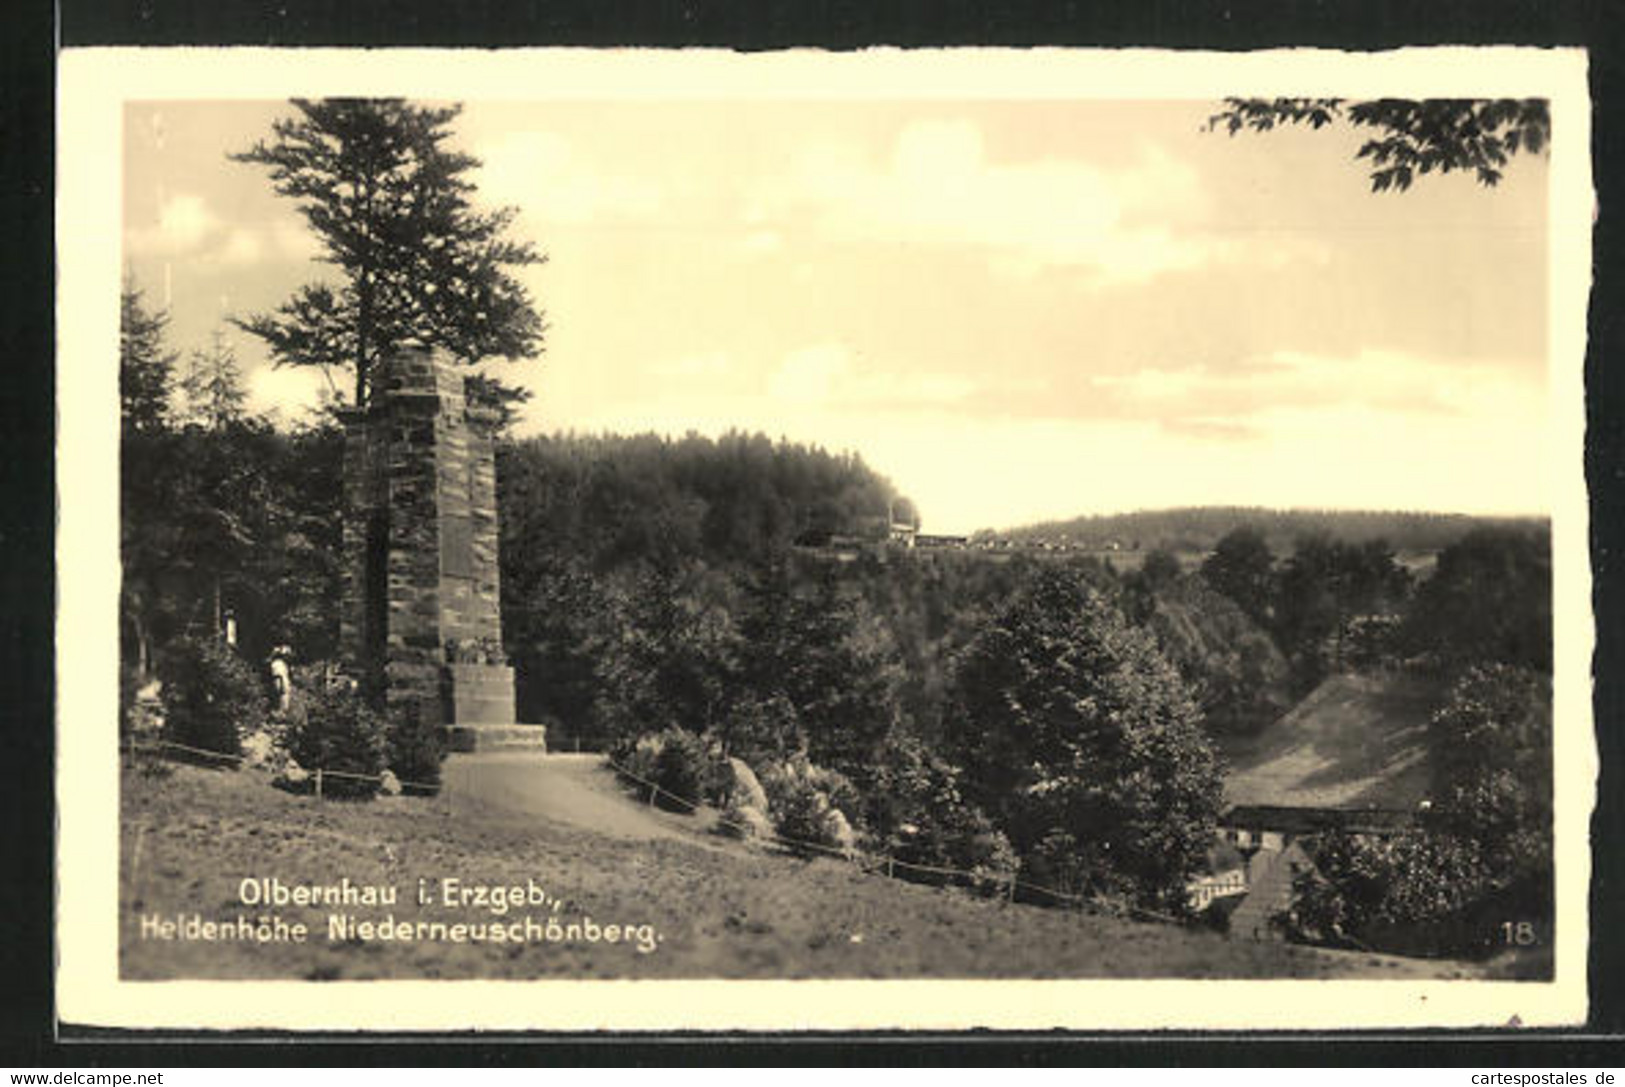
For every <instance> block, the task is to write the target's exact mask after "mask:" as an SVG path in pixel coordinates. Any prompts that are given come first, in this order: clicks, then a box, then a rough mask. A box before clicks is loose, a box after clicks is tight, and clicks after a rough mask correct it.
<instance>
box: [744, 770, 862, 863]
mask: <svg viewBox="0 0 1625 1087" xmlns="http://www.w3.org/2000/svg"><path fill="white" fill-rule="evenodd" d="M761 782H762V789H763V791H764V792H766V793H767V802H768V810H769V812H770V813H771V816H772V819H773V828H774V830H776V831H777V832H778V833H779V834H780V835H781V836H782V837H784V838H786V839H788V840H789V841H790V843H791V848H793V849H797V850H798V851H799V852H803V853H809V854H810V853H816V852H819V850H818V849H816V848H815V847H816V846H825V847H827V848H831V849H842V850H844V849H849V848H851V847H852V845H853V840H852V836H851V831H852V829H853V828H856V827H858V826H860V825H861V821H860V820H859V818H858V813H859V811H860V810H861V798H860V797H859V796H858V792H857V790H856V789H854V788H853V787H852V783H851V782H850V781H848V780H847V779H846V778H845V777H844V776H842V775H841V774H839V773H837V772H835V771H834V770H826V769H824V768H823V767H820V766H814V765H813V764H812V763H811V762H808V761H807V758H806V756H804V755H796V756H794V757H792V758H791V759H789V760H788V761H786V762H783V763H775V764H772V765H770V766H768V767H766V768H765V769H764V771H763V772H762V774H761ZM837 815H838V816H839V819H838V820H837V819H836V818H835V817H836V816H837ZM842 827H845V828H847V831H846V833H845V834H843V833H842V830H841V828H842ZM843 838H844V839H845V840H843ZM802 843H804V844H802Z"/></svg>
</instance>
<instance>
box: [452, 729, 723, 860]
mask: <svg viewBox="0 0 1625 1087" xmlns="http://www.w3.org/2000/svg"><path fill="white" fill-rule="evenodd" d="M441 780H442V788H443V790H444V792H445V794H446V795H447V796H448V797H451V798H453V799H455V798H456V797H458V796H469V797H474V798H476V799H478V800H480V801H481V802H482V803H485V804H488V805H491V806H492V807H496V808H503V809H505V810H508V811H512V812H519V813H522V814H526V815H540V816H543V817H544V818H547V819H551V820H553V821H555V822H559V823H570V824H573V825H576V826H580V827H584V828H586V829H588V830H594V831H597V832H598V833H600V834H608V835H611V836H613V837H616V838H626V839H631V840H634V841H648V840H651V839H662V838H663V839H677V840H681V841H684V842H688V843H689V844H691V845H703V846H709V847H712V848H722V843H720V842H718V841H717V840H716V839H715V838H713V837H711V836H710V835H709V834H708V833H707V831H708V830H709V829H710V826H711V823H712V818H711V814H710V813H708V812H704V811H702V812H700V813H699V814H697V815H680V814H674V813H671V812H664V811H660V810H658V809H654V808H650V807H649V806H648V805H646V804H640V803H638V802H637V801H636V800H635V799H633V797H632V796H631V795H630V794H628V793H627V792H626V790H624V789H622V788H621V786H620V785H619V784H618V783H617V782H616V780H615V775H614V774H613V773H612V772H611V771H610V770H609V769H607V768H606V767H605V766H604V764H603V756H601V755H539V754H533V753H529V752H525V753H500V752H498V753H492V754H474V755H452V756H450V757H448V758H447V759H446V762H445V765H444V767H443V768H442V769H441Z"/></svg>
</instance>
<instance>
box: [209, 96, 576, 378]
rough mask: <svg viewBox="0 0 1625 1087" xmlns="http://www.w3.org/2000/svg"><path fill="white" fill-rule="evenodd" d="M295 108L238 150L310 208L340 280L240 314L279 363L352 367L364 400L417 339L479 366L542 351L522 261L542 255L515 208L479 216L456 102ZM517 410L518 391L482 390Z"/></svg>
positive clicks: (347, 101) (323, 103)
mask: <svg viewBox="0 0 1625 1087" xmlns="http://www.w3.org/2000/svg"><path fill="white" fill-rule="evenodd" d="M293 105H294V107H295V109H296V110H297V111H298V116H297V117H291V118H284V119H282V120H279V121H277V122H276V123H275V125H274V126H273V129H272V131H273V135H274V139H272V140H271V141H270V142H266V141H264V140H261V141H260V142H258V143H256V144H255V145H254V146H253V147H251V148H250V149H248V150H247V151H244V152H241V153H238V154H234V155H232V156H231V157H232V158H233V159H234V160H235V161H238V162H246V163H253V164H255V165H260V166H265V167H267V168H268V169H269V170H270V175H271V184H272V186H273V187H274V188H275V189H276V191H277V192H278V193H279V194H281V195H282V196H286V197H288V198H290V199H292V200H296V201H298V203H299V210H300V212H301V213H303V215H304V217H305V220H306V221H307V222H308V223H309V224H310V227H311V229H312V230H313V231H315V233H316V236H317V238H318V239H319V241H320V243H321V247H322V257H321V259H322V260H324V261H326V262H328V263H330V264H333V265H335V266H336V267H337V268H338V269H339V270H340V272H341V273H342V282H341V283H339V284H338V285H337V286H335V285H333V284H331V283H326V282H318V283H310V284H306V285H305V286H303V287H300V288H299V289H298V290H297V291H296V292H295V293H294V295H293V297H292V298H290V299H289V300H288V301H286V302H284V303H283V304H282V306H281V307H280V308H278V310H277V311H276V312H275V313H271V314H254V315H252V316H250V317H247V318H242V319H237V320H236V321H235V323H236V324H237V325H238V327H240V328H242V329H244V330H245V331H247V332H250V333H252V334H254V335H255V336H258V337H259V338H260V339H262V340H264V341H265V343H266V344H267V345H268V346H269V347H270V350H271V355H272V358H273V359H274V360H275V361H276V362H277V363H279V364H281V363H287V364H292V365H298V366H322V367H335V368H339V369H341V370H342V369H347V368H353V370H354V376H355V402H356V404H357V405H358V406H360V405H365V404H366V402H367V399H368V392H369V375H370V373H371V370H372V367H373V366H374V365H376V363H377V362H378V361H379V360H380V359H382V358H384V357H387V355H388V354H389V353H390V352H391V351H392V350H393V349H394V348H395V347H396V345H398V344H401V343H403V342H405V341H407V340H409V339H416V340H419V341H422V342H424V343H426V344H430V345H432V346H439V347H443V348H445V349H446V350H447V351H448V352H450V353H451V354H452V355H453V356H454V357H456V358H457V359H458V360H460V361H462V362H464V363H468V364H472V363H476V362H479V361H481V360H483V359H487V358H494V357H500V358H504V359H508V360H516V359H522V358H528V357H531V356H534V355H535V354H536V353H537V352H538V351H539V350H540V349H541V345H542V337H543V332H544V326H543V320H542V315H541V313H540V311H539V310H538V309H537V308H536V306H535V304H534V303H533V302H532V299H531V297H530V293H529V292H528V291H527V290H526V288H525V286H524V285H523V284H522V283H520V282H519V281H518V280H517V279H516V278H514V275H513V270H514V269H518V268H522V267H524V266H526V265H533V264H538V263H540V262H541V261H543V260H544V259H545V258H544V257H543V256H542V255H541V254H540V253H538V252H537V251H536V249H535V247H534V246H533V245H531V244H530V243H529V242H525V241H515V240H512V239H510V238H508V237H506V231H507V228H508V227H509V226H510V225H511V223H512V221H513V218H514V216H515V214H516V210H515V209H513V208H501V209H498V210H496V211H479V210H476V209H475V208H474V206H473V205H472V203H471V202H470V197H471V195H472V194H473V192H474V185H473V183H472V182H470V181H469V180H468V178H467V174H468V173H469V171H470V170H473V169H474V168H475V167H477V166H478V165H479V160H478V159H476V158H474V157H472V156H470V155H467V154H464V153H462V152H458V151H453V150H450V149H449V148H447V147H446V146H445V144H446V141H447V140H448V139H449V138H450V136H451V129H450V127H449V126H450V124H451V122H452V121H453V120H455V119H456V117H457V116H458V114H459V113H460V112H461V109H462V107H461V106H457V105H452V106H443V107H424V106H417V105H413V104H411V103H409V102H406V101H404V100H402V99H398V98H366V99H362V98H329V99H321V100H315V101H312V100H308V99H303V98H296V99H294V100H293ZM477 387H478V388H480V389H483V390H485V392H486V393H487V395H489V396H491V397H493V398H495V399H496V400H498V402H500V403H502V404H504V405H507V404H509V403H512V402H515V401H517V400H521V399H523V394H522V393H521V392H520V391H519V390H515V389H511V388H506V387H504V386H502V385H500V384H498V383H496V382H492V381H489V380H488V379H487V380H486V381H485V382H484V383H483V384H480V385H478V386H477Z"/></svg>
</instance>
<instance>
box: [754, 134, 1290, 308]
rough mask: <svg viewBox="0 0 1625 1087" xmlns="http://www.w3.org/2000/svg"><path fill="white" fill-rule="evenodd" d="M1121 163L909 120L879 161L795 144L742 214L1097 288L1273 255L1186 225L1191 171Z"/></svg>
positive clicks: (758, 222) (1197, 195)
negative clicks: (1040, 150)
mask: <svg viewBox="0 0 1625 1087" xmlns="http://www.w3.org/2000/svg"><path fill="white" fill-rule="evenodd" d="M1137 151H1138V154H1137V157H1136V158H1135V159H1134V160H1133V161H1132V162H1131V163H1130V164H1129V165H1126V166H1120V167H1106V166H1103V165H1098V164H1095V163H1091V162H1087V161H1084V160H1081V159H1076V158H1057V157H1044V158H1036V159H1031V160H1027V161H1022V162H1008V163H1007V162H994V161H990V160H989V158H988V155H987V149H986V147H985V143H984V139H983V136H982V132H981V129H980V128H979V127H978V126H977V125H975V124H974V123H972V122H970V121H968V120H962V119H957V120H929V121H916V122H914V123H912V124H910V125H908V126H906V127H905V128H904V129H903V130H902V132H901V133H900V134H899V135H898V137H897V139H896V141H895V144H894V146H893V149H892V154H891V157H890V160H889V161H887V162H884V163H879V164H877V163H875V162H872V161H870V160H867V159H865V158H864V157H863V156H862V155H860V154H858V153H857V151H856V149H855V148H854V147H852V146H850V145H844V144H837V143H825V144H822V145H820V146H817V147H813V148H809V149H807V150H806V151H805V152H804V153H803V154H802V155H801V156H800V157H799V158H798V159H797V160H796V162H795V163H794V164H793V166H792V167H791V168H790V169H789V170H788V171H787V172H786V173H785V174H783V175H781V176H780V177H779V178H778V179H777V180H776V181H775V182H773V183H771V184H769V185H768V186H767V187H766V189H765V190H764V191H763V192H761V193H758V194H756V195H754V196H753V197H752V198H750V200H749V202H748V204H747V208H746V212H745V215H744V219H745V222H747V223H749V224H752V225H754V226H757V227H758V228H761V227H764V226H765V225H766V224H769V223H782V224H785V225H786V226H788V227H790V228H792V229H793V228H794V227H795V226H800V225H806V224H809V223H810V224H811V225H813V226H815V227H817V228H818V229H820V230H822V231H825V232H827V233H829V234H832V235H834V236H835V237H837V238H838V239H840V240H843V241H848V242H888V241H889V242H898V243H903V244H912V245H919V244H939V245H940V244H949V245H965V246H976V247H982V248H985V249H986V250H987V251H988V254H989V260H990V263H991V265H992V267H993V268H994V270H995V271H998V272H1001V273H1004V274H1013V275H1032V274H1036V273H1038V272H1041V271H1043V270H1045V269H1049V268H1072V269H1076V270H1081V271H1084V272H1087V273H1089V274H1090V275H1091V277H1092V278H1093V279H1094V280H1095V281H1096V282H1097V283H1112V284H1117V283H1143V282H1146V281H1148V280H1150V279H1152V278H1154V277H1156V276H1158V275H1161V274H1163V273H1165V272H1169V271H1177V270H1190V269H1195V268H1198V267H1201V266H1204V265H1206V264H1208V263H1211V262H1214V261H1221V260H1222V261H1236V260H1252V259H1257V260H1261V261H1268V262H1276V261H1280V260H1282V259H1291V257H1292V256H1293V254H1283V253H1282V252H1280V245H1279V243H1277V244H1276V246H1275V248H1273V249H1271V250H1270V251H1269V252H1262V251H1261V252H1258V253H1251V252H1250V251H1249V250H1248V247H1247V246H1246V245H1245V244H1243V243H1240V242H1238V241H1237V240H1236V239H1234V238H1226V237H1222V236H1219V235H1217V234H1214V233H1212V232H1209V231H1204V230H1202V229H1199V228H1197V227H1196V226H1195V225H1194V223H1195V222H1197V221H1198V220H1199V219H1200V217H1201V215H1202V214H1203V211H1204V208H1205V196H1204V193H1203V191H1202V188H1201V185H1200V180H1199V178H1198V176H1197V174H1196V172H1195V171H1194V170H1193V169H1192V168H1191V167H1190V166H1189V165H1187V164H1186V163H1183V162H1181V161H1179V160H1178V159H1176V158H1174V157H1172V156H1170V155H1169V154H1167V153H1166V152H1165V151H1163V150H1161V149H1160V148H1158V147H1157V146H1155V145H1153V144H1150V143H1146V144H1143V145H1141V146H1140V147H1139V148H1138V149H1137Z"/></svg>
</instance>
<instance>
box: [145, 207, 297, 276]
mask: <svg viewBox="0 0 1625 1087" xmlns="http://www.w3.org/2000/svg"><path fill="white" fill-rule="evenodd" d="M125 246H126V248H127V250H128V251H129V253H130V255H131V256H134V257H145V258H157V259H167V260H174V259H178V258H182V257H184V258H187V259H189V260H195V261H198V262H203V263H212V264H219V265H223V266H227V267H243V266H247V265H253V264H259V263H262V262H265V261H271V260H277V261H305V260H311V259H313V258H314V257H315V256H316V255H317V250H318V246H317V243H316V239H315V238H314V237H313V236H312V234H311V232H310V231H309V230H308V229H306V228H305V227H304V226H303V225H302V223H300V222H299V221H298V220H295V219H292V218H289V219H287V220H284V221H277V222H271V223H265V224H256V225H253V226H248V225H240V224H232V223H228V222H227V221H226V220H225V219H223V218H222V217H221V216H220V215H219V214H218V213H217V212H216V211H215V210H214V208H213V207H212V206H210V204H209V202H208V201H207V200H205V199H204V198H203V197H201V196H198V195H196V194H194V193H175V194H173V195H171V196H170V197H168V198H167V199H165V200H164V202H163V203H162V204H161V205H160V206H159V208H158V216H157V222H155V223H149V224H147V225H145V226H134V227H130V228H128V229H126V231H125Z"/></svg>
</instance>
